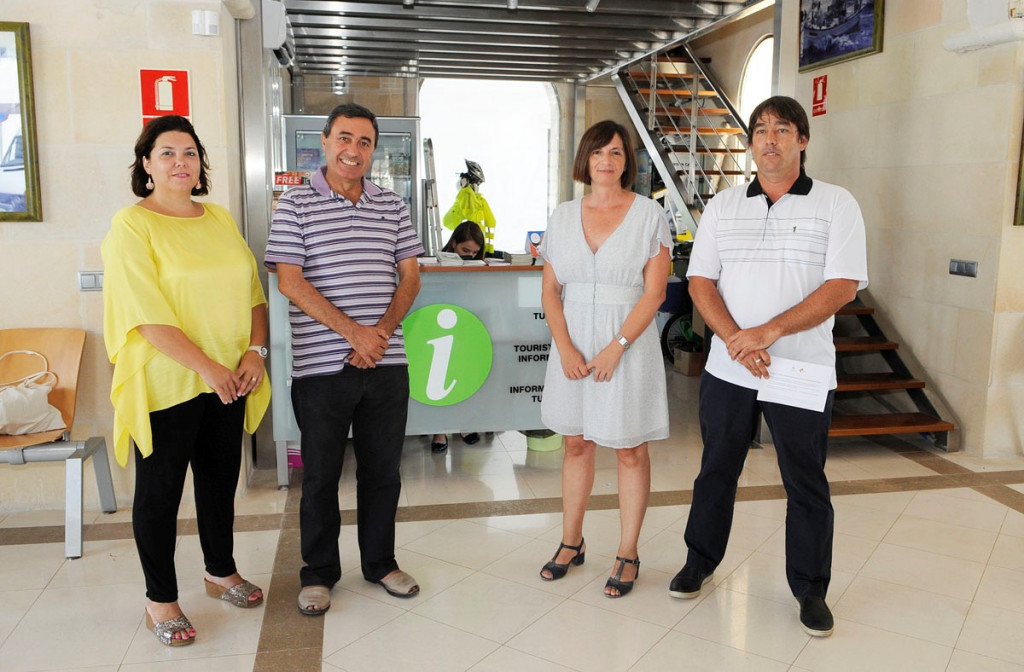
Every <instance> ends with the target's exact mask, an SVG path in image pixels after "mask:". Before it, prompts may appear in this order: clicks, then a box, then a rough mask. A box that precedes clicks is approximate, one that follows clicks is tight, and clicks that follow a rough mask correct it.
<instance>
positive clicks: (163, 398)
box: [102, 116, 270, 646]
mask: <svg viewBox="0 0 1024 672" xmlns="http://www.w3.org/2000/svg"><path fill="white" fill-rule="evenodd" d="M208 169H209V164H208V162H207V159H206V153H205V149H204V148H203V145H202V143H201V142H200V141H199V138H198V136H197V135H196V132H195V129H193V128H192V124H191V123H189V121H188V120H187V119H184V118H183V117H177V116H167V117H159V118H157V119H155V120H153V121H151V122H149V123H148V124H147V125H146V127H145V128H144V129H143V131H142V134H141V135H140V136H139V139H138V141H137V142H136V144H135V163H134V165H133V166H132V191H134V192H135V194H136V195H137V196H140V197H142V200H141V201H139V202H138V203H136V204H135V205H131V206H128V207H127V208H124V209H122V210H120V211H119V212H118V213H117V214H116V215H114V219H113V222H112V225H111V228H110V232H109V233H108V234H107V237H106V239H104V241H103V247H102V251H103V263H104V286H103V305H104V317H103V336H104V340H105V342H106V346H107V354H108V355H109V356H110V361H111V362H113V364H114V377H113V381H112V384H111V391H110V400H111V402H112V403H113V405H114V444H115V455H116V456H117V460H118V462H119V463H120V464H121V465H122V466H125V465H127V462H128V456H129V453H130V452H131V447H130V445H131V444H130V442H129V440H130V439H133V440H134V441H135V446H136V447H137V448H138V450H137V451H136V453H135V501H134V504H133V506H132V527H133V530H134V533H135V543H136V546H137V547H138V551H139V558H140V560H141V561H142V571H143V574H144V575H145V578H146V596H147V597H148V598H149V603H148V604H147V606H146V625H147V627H149V629H150V630H153V632H154V633H155V634H156V636H157V638H158V639H159V640H160V641H161V642H162V643H163V644H166V645H168V646H181V645H184V644H191V643H192V642H193V641H195V637H196V631H195V629H194V628H193V627H192V624H191V623H190V622H189V621H188V619H187V618H186V617H185V616H184V615H183V614H182V612H181V608H180V607H179V606H178V584H177V575H176V573H175V569H174V545H175V540H176V535H177V532H176V522H177V514H178V505H179V504H180V502H181V495H182V490H183V488H184V483H185V474H186V471H187V469H188V467H189V465H190V464H191V466H192V478H193V482H194V489H195V506H196V518H197V522H198V526H199V541H200V544H201V546H202V549H203V557H204V562H205V565H206V576H205V580H204V584H205V586H206V593H207V594H208V595H210V596H211V597H216V598H219V599H223V600H226V601H228V602H229V603H231V604H233V605H235V606H238V607H255V606H258V605H259V604H261V603H262V602H263V592H262V591H261V590H260V589H259V588H257V587H256V586H254V585H253V584H251V583H249V582H248V581H245V580H244V579H243V578H242V577H241V576H239V574H238V571H237V569H236V567H235V561H234V546H233V526H234V515H235V514H234V498H235V485H236V483H237V482H238V474H239V470H240V468H241V454H242V428H243V425H244V427H245V429H246V430H247V431H249V432H252V431H254V430H255V429H256V427H257V426H258V425H259V422H260V420H261V419H262V418H263V414H264V412H266V409H267V404H268V402H269V400H270V383H269V381H268V380H267V376H266V371H265V370H264V366H263V360H264V358H265V357H266V352H267V351H266V342H267V307H266V299H265V298H264V294H263V289H262V287H261V285H260V281H259V276H258V274H257V267H256V261H255V259H254V258H253V256H252V253H251V252H250V251H249V248H248V247H247V246H246V244H245V241H244V240H243V239H242V236H241V235H240V234H239V232H238V227H237V225H236V224H235V222H234V220H233V219H232V218H231V215H230V214H228V212H227V211H226V210H225V209H224V208H221V207H219V206H216V205H213V204H210V203H198V202H196V201H194V200H192V197H193V196H202V195H205V194H207V193H208V192H209V180H208V178H207V170H208Z"/></svg>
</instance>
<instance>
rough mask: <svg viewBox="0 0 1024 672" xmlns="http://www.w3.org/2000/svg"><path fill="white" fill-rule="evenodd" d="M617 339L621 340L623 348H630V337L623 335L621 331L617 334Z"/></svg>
mask: <svg viewBox="0 0 1024 672" xmlns="http://www.w3.org/2000/svg"><path fill="white" fill-rule="evenodd" d="M615 340H616V341H618V342H619V345H621V346H622V349H623V350H629V345H630V343H629V339H628V338H626V337H625V336H623V335H622V334H621V333H619V334H615Z"/></svg>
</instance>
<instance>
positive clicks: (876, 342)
mask: <svg viewBox="0 0 1024 672" xmlns="http://www.w3.org/2000/svg"><path fill="white" fill-rule="evenodd" d="M832 340H833V341H834V342H835V344H836V352H875V351H878V350H896V349H898V348H899V347H900V344H899V343H894V342H892V341H890V340H887V339H886V338H884V337H881V336H835V337H833V339H832Z"/></svg>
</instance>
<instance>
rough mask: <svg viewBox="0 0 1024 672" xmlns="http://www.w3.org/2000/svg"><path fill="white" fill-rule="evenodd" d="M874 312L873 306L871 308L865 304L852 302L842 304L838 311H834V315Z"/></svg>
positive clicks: (871, 313) (872, 313) (870, 313)
mask: <svg viewBox="0 0 1024 672" xmlns="http://www.w3.org/2000/svg"><path fill="white" fill-rule="evenodd" d="M874 314H875V309H874V308H871V307H870V306H865V305H854V304H852V303H848V304H846V305H845V306H843V307H842V308H840V309H839V310H838V311H836V315H874Z"/></svg>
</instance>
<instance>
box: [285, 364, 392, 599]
mask: <svg viewBox="0 0 1024 672" xmlns="http://www.w3.org/2000/svg"><path fill="white" fill-rule="evenodd" d="M292 406H293V408H294V409H295V419H296V420H297V421H298V425H299V429H300V430H301V431H302V438H301V443H300V448H301V451H302V462H303V465H304V469H303V474H302V500H301V503H300V509H299V526H300V532H301V536H302V544H301V545H302V560H303V562H305V566H304V567H303V568H302V569H301V570H300V572H299V578H300V581H301V583H302V585H303V586H327V587H332V586H333V585H334V584H335V583H337V582H338V580H339V579H340V578H341V557H340V554H339V551H338V535H339V534H340V533H341V512H340V511H339V510H338V483H339V481H340V480H341V467H342V462H343V461H344V459H345V444H346V442H347V439H348V433H349V428H350V427H351V429H352V446H353V448H354V449H355V456H356V507H357V513H356V523H357V525H358V530H357V534H358V539H359V555H360V561H361V565H362V571H363V578H365V579H366V580H367V581H372V582H377V581H379V580H380V579H382V578H384V577H385V576H387V575H388V574H389V573H391V572H392V571H394V570H396V569H398V563H397V562H396V561H395V514H396V513H397V511H398V496H399V494H401V491H402V479H401V475H400V473H399V465H400V464H401V458H402V443H403V442H404V440H405V421H406V417H407V416H408V413H409V367H408V366H404V365H399V366H378V367H377V368H374V369H359V368H356V367H354V366H346V367H345V369H344V370H343V371H342V372H341V373H337V374H333V375H327V376H310V377H308V378H295V379H294V380H293V381H292Z"/></svg>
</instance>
